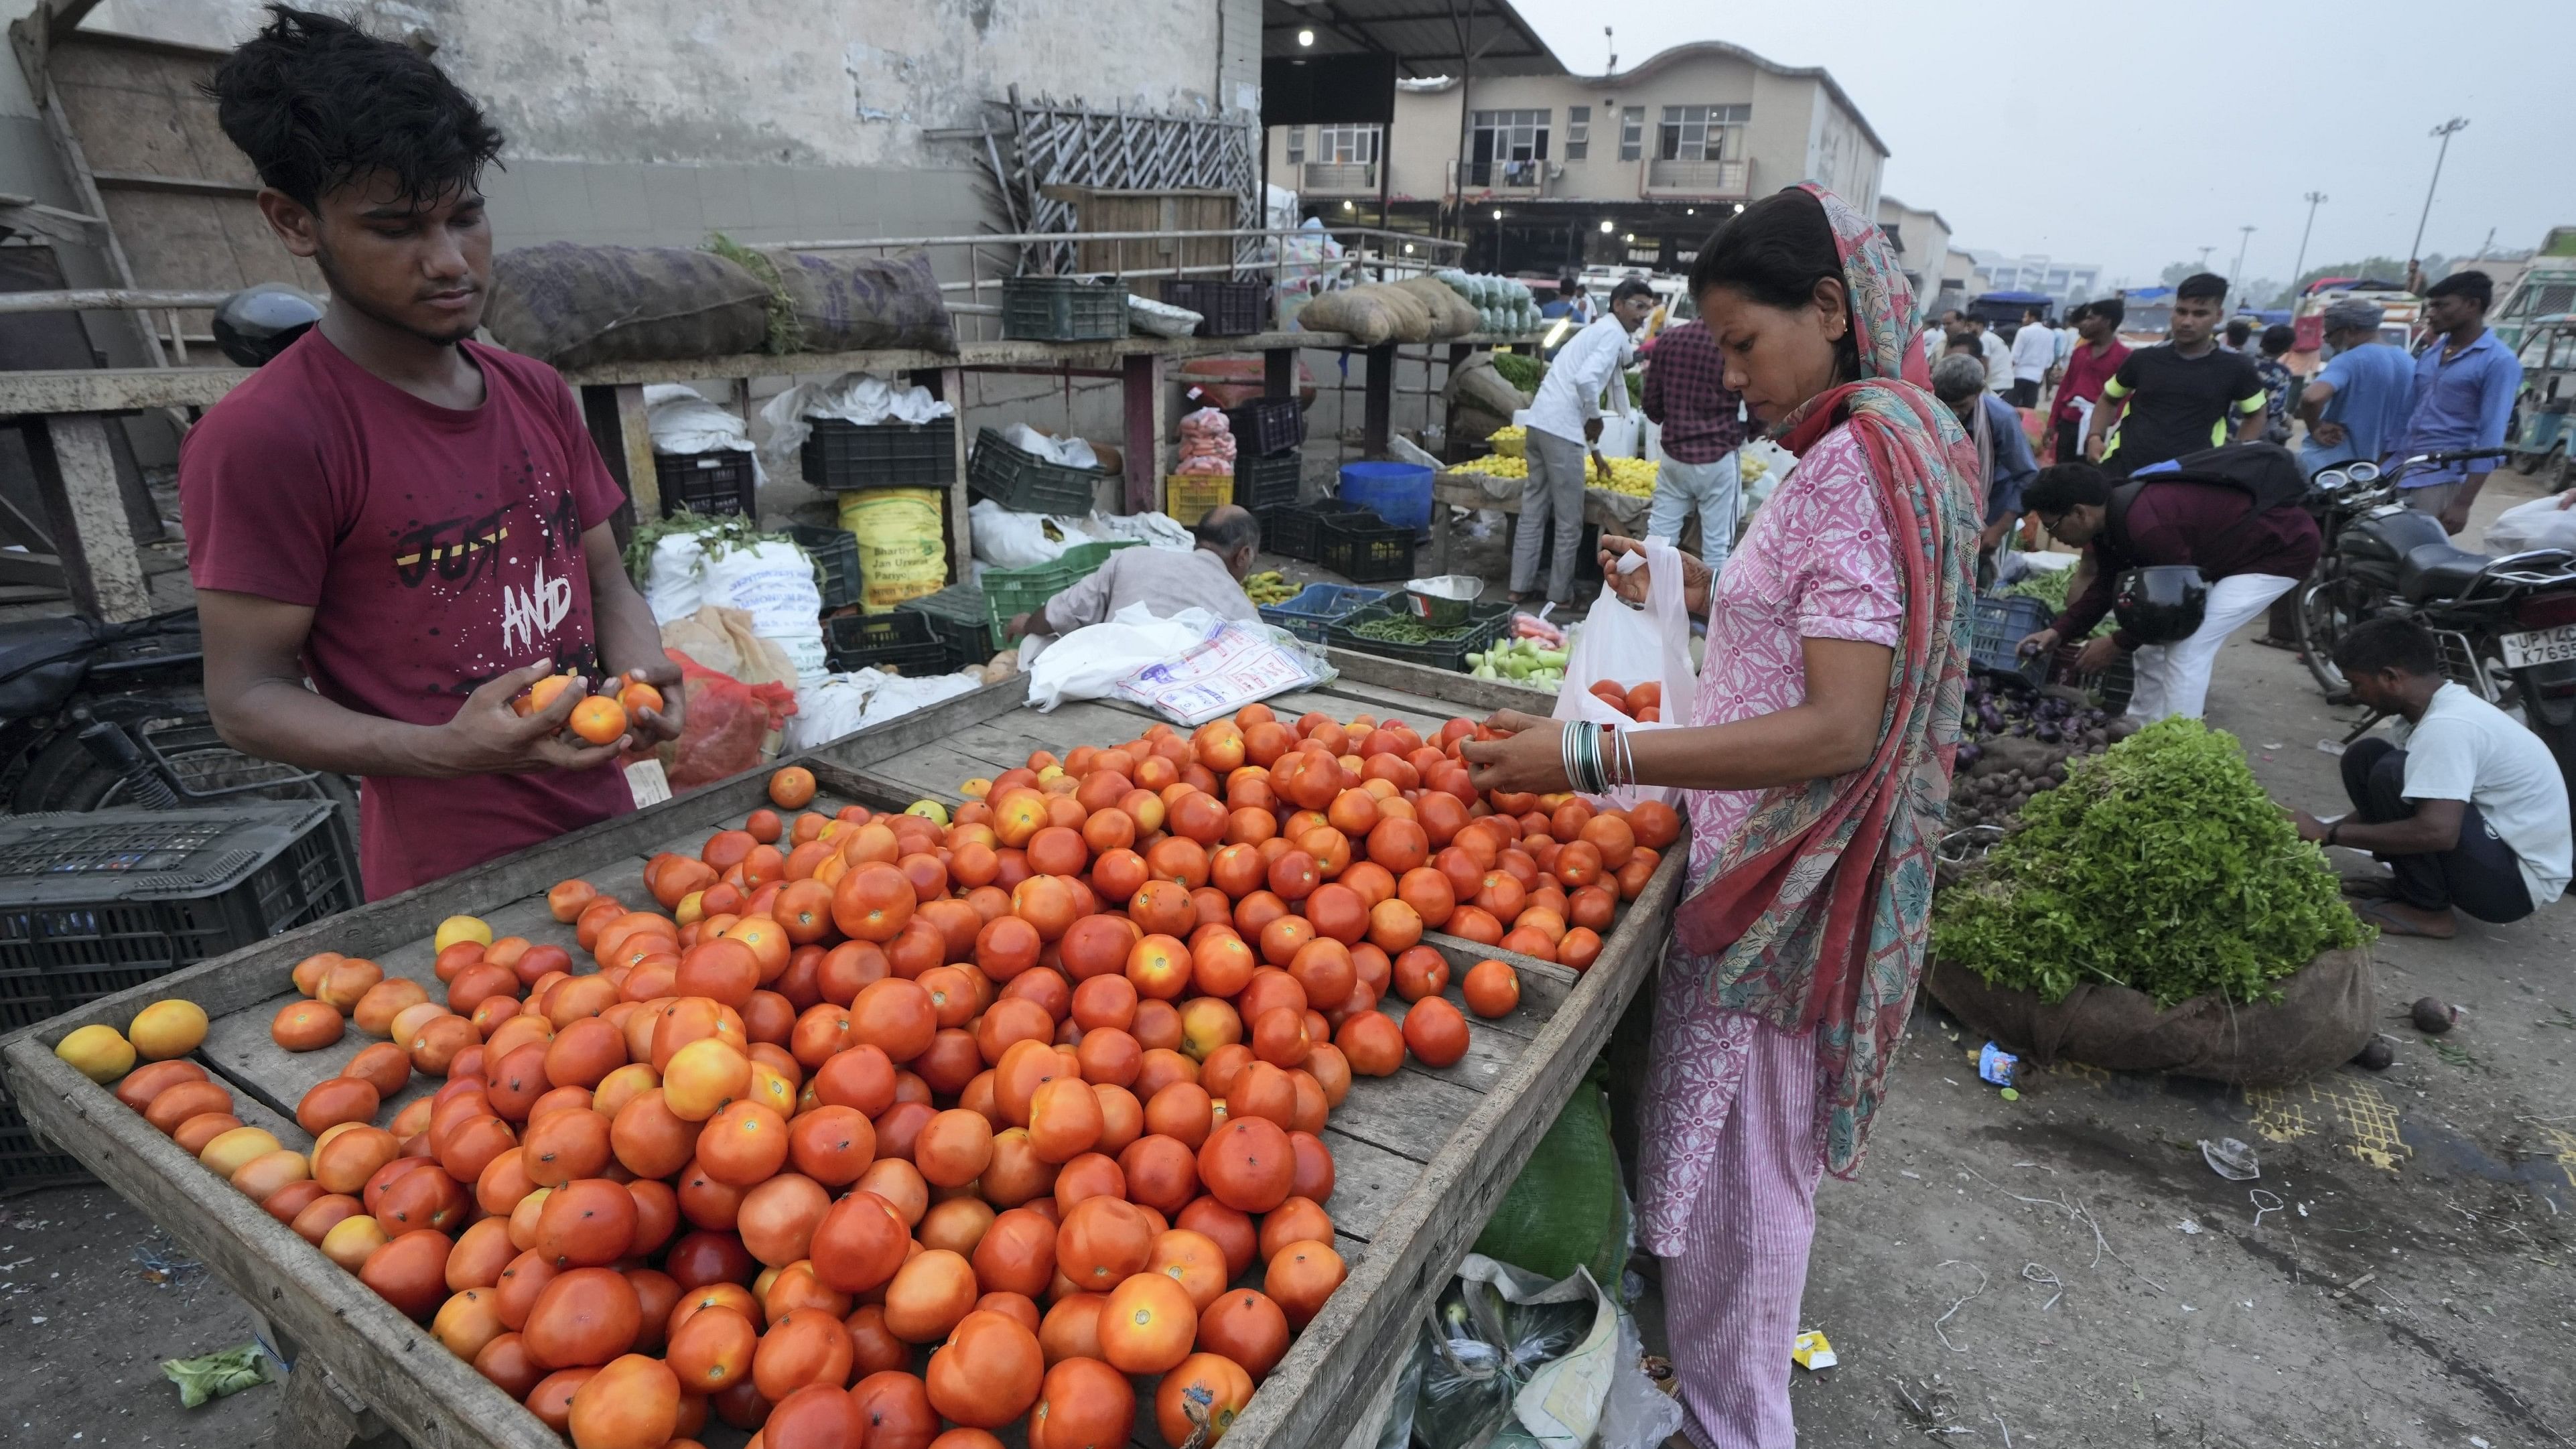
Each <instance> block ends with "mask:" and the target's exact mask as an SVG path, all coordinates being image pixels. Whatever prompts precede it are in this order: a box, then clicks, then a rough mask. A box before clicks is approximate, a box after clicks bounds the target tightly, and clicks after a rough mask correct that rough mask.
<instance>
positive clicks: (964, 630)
mask: <svg viewBox="0 0 2576 1449" xmlns="http://www.w3.org/2000/svg"><path fill="white" fill-rule="evenodd" d="M894 609H895V612H896V613H898V614H919V615H921V616H922V617H923V618H925V619H928V620H929V621H930V632H931V633H932V634H933V635H934V636H936V637H937V638H938V639H939V641H940V642H941V643H943V644H946V645H947V646H948V647H949V648H950V649H952V650H954V651H955V652H956V654H957V657H958V658H960V659H963V660H965V661H966V662H967V663H968V664H981V663H983V662H984V661H985V660H987V659H990V658H992V657H993V656H994V655H995V654H997V653H999V652H1001V648H1002V641H1001V640H1000V639H999V638H998V637H996V636H995V634H994V632H993V622H992V619H991V618H990V617H989V615H990V614H991V612H992V608H991V606H990V605H989V604H987V603H986V602H985V601H984V591H983V590H982V589H980V588H977V587H976V586H975V585H973V584H951V585H949V586H948V587H947V588H944V589H941V590H940V591H939V592H938V593H935V594H924V595H922V596H921V597H920V598H918V599H906V600H904V601H903V602H902V603H900V604H897V605H895V606H894Z"/></svg>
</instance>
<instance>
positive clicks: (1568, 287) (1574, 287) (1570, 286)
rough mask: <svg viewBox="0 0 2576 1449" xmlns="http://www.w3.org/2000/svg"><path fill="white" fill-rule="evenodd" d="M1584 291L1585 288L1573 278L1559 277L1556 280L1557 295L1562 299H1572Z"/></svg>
mask: <svg viewBox="0 0 2576 1449" xmlns="http://www.w3.org/2000/svg"><path fill="white" fill-rule="evenodd" d="M1582 290H1583V288H1582V287H1581V286H1580V285H1579V284H1578V283H1576V281H1575V280H1574V279H1573V278H1572V277H1559V278H1557V279H1556V295H1558V296H1560V297H1571V296H1573V295H1574V294H1575V293H1577V292H1579V291H1582Z"/></svg>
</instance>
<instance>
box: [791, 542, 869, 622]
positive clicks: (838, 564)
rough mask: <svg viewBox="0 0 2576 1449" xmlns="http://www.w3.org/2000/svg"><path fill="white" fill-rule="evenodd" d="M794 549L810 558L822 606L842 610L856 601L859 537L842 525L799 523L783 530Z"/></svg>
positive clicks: (857, 595) (859, 590) (857, 597)
mask: <svg viewBox="0 0 2576 1449" xmlns="http://www.w3.org/2000/svg"><path fill="white" fill-rule="evenodd" d="M787 536H788V537H789V538H790V539H793V540H794V541H795V543H796V546H797V547H798V548H801V549H803V550H805V553H806V555H807V557H809V558H811V559H813V560H814V572H815V574H816V575H817V578H816V579H815V583H816V584H817V585H818V586H819V587H821V589H822V590H823V607H824V608H826V609H846V608H848V607H850V606H851V605H852V604H855V603H857V602H858V601H859V595H860V593H861V589H860V586H859V538H858V535H857V534H854V533H852V532H850V531H849V530H848V529H846V528H816V527H814V526H813V525H811V524H805V523H800V524H797V525H795V526H794V527H792V528H790V529H788V530H787Z"/></svg>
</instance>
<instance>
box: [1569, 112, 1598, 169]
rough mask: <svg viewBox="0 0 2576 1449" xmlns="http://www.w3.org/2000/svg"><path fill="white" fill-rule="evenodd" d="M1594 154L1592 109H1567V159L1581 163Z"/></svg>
mask: <svg viewBox="0 0 2576 1449" xmlns="http://www.w3.org/2000/svg"><path fill="white" fill-rule="evenodd" d="M1591 152H1592V108H1591V107H1590V106H1568V107H1566V108H1565V159H1566V160H1568V161H1580V160H1582V159H1584V158H1585V157H1586V156H1588V155H1590V154H1591Z"/></svg>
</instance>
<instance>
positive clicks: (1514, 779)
mask: <svg viewBox="0 0 2576 1449" xmlns="http://www.w3.org/2000/svg"><path fill="white" fill-rule="evenodd" d="M1485 728H1486V729H1489V730H1492V731H1494V732H1496V734H1497V735H1499V736H1500V737H1499V738H1496V739H1490V740H1463V741H1461V742H1460V743H1459V745H1458V757H1459V758H1460V759H1462V760H1465V761H1466V762H1467V778H1468V780H1469V782H1470V783H1472V784H1473V785H1474V786H1475V787H1476V788H1477V789H1479V790H1499V791H1502V792H1504V793H1506V794H1510V793H1514V792H1527V793H1529V794H1533V795H1547V794H1553V793H1555V792H1557V791H1560V790H1571V789H1573V788H1574V786H1573V784H1572V783H1571V782H1569V781H1568V780H1567V779H1566V778H1565V757H1564V754H1563V745H1562V742H1561V739H1560V736H1562V735H1563V734H1564V732H1565V721H1563V720H1555V719H1541V718H1540V717H1539V716H1537V715H1534V714H1523V713H1521V712H1520V711H1519V710H1516V709H1506V710H1498V711H1496V712H1495V713H1494V714H1493V715H1491V716H1489V717H1488V718H1487V719H1486V720H1485Z"/></svg>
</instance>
